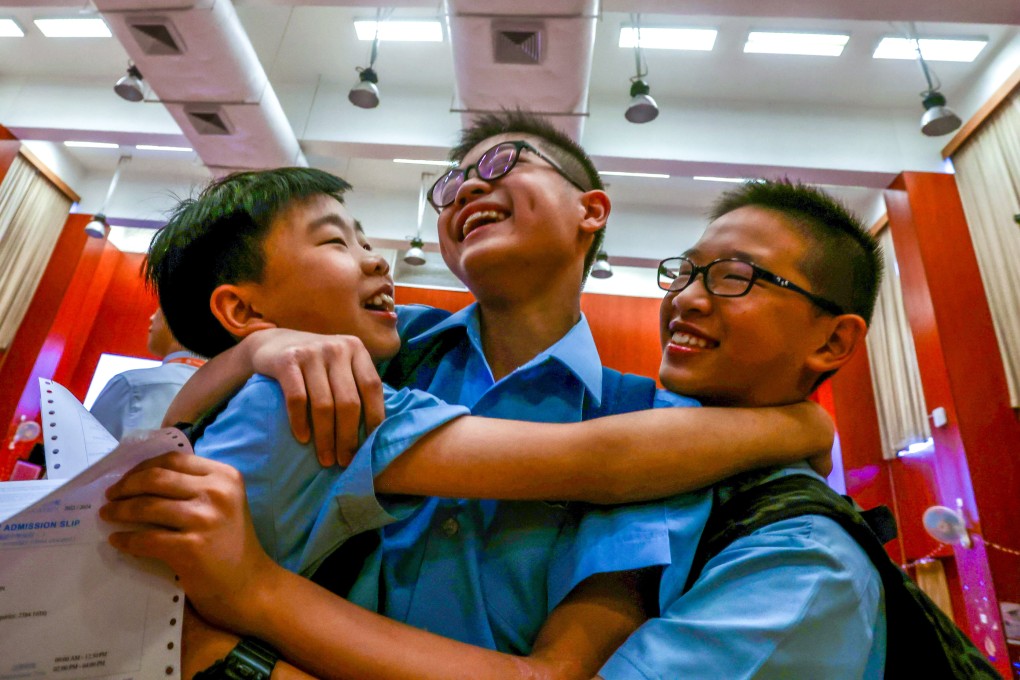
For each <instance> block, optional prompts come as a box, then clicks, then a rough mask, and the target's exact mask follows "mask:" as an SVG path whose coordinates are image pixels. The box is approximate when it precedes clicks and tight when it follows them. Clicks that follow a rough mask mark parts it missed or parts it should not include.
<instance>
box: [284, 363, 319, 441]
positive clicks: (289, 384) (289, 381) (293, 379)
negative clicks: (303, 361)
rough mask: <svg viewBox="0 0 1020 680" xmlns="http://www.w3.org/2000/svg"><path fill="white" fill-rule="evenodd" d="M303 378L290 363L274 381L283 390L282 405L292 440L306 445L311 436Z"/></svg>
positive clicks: (306, 393)
mask: <svg viewBox="0 0 1020 680" xmlns="http://www.w3.org/2000/svg"><path fill="white" fill-rule="evenodd" d="M305 380H306V378H305V376H304V375H303V374H302V368H301V367H300V366H299V365H298V364H297V363H291V364H288V365H287V366H286V368H284V369H281V371H280V372H279V375H277V376H276V381H277V382H278V383H280V389H281V390H283V398H284V403H286V405H287V420H288V421H290V431H291V432H292V433H293V434H294V438H295V439H297V440H298V441H299V442H301V443H302V444H306V443H307V442H308V440H309V438H310V436H311V431H310V430H311V427H310V425H309V423H308V391H307V390H306V389H305Z"/></svg>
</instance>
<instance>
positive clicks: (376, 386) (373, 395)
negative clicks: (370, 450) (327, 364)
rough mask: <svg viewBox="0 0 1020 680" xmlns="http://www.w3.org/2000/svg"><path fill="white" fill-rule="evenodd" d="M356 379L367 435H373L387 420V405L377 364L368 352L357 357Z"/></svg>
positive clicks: (355, 361) (354, 366)
mask: <svg viewBox="0 0 1020 680" xmlns="http://www.w3.org/2000/svg"><path fill="white" fill-rule="evenodd" d="M353 368H354V378H355V380H357V382H358V392H359V393H360V395H361V410H362V412H363V413H364V417H365V433H366V434H368V433H371V432H372V431H373V430H375V428H377V427H379V425H380V424H381V423H382V421H383V419H385V418H386V405H385V400H384V399H383V383H382V379H381V378H380V377H379V372H378V371H376V369H375V363H374V362H373V361H372V357H371V356H370V355H369V354H368V351H367V350H366V351H362V352H361V353H360V354H358V355H357V356H356V357H355V360H354V364H353Z"/></svg>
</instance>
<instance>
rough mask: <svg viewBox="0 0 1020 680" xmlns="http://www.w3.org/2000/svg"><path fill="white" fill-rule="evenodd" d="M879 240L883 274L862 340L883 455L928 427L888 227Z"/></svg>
mask: <svg viewBox="0 0 1020 680" xmlns="http://www.w3.org/2000/svg"><path fill="white" fill-rule="evenodd" d="M878 240H879V243H881V245H882V249H883V251H884V258H885V276H884V277H883V279H882V286H881V288H880V289H879V293H878V301H877V303H876V304H875V314H874V316H873V317H872V319H871V328H870V329H869V330H868V335H867V341H866V345H867V347H868V360H869V361H870V363H871V383H872V385H873V387H874V390H875V406H876V408H877V409H878V426H879V430H880V432H881V435H882V446H883V450H882V456H883V457H884V458H895V457H896V452H897V451H900V450H903V449H905V448H907V447H908V446H909V445H910V444H915V443H921V442H924V441H926V440H927V439H928V438H929V437H930V436H931V428H930V427H929V425H928V416H927V408H926V407H925V403H924V390H923V388H922V387H921V372H920V370H919V369H918V366H917V354H916V352H915V351H914V338H913V336H912V335H911V333H910V324H909V323H908V322H907V312H906V309H904V307H903V289H902V287H901V286H900V277H899V271H898V268H897V266H896V252H895V251H894V250H893V242H892V234H891V233H890V231H889V229H885V230H884V231H882V233H881V234H880V235H879V237H878Z"/></svg>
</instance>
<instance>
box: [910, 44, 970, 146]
mask: <svg viewBox="0 0 1020 680" xmlns="http://www.w3.org/2000/svg"><path fill="white" fill-rule="evenodd" d="M914 46H915V50H916V54H917V62H918V63H919V64H920V65H921V71H922V72H923V73H924V79H925V82H927V83H928V89H927V90H925V91H924V92H922V93H921V103H922V104H923V105H924V115H922V116H921V133H922V134H924V135H926V136H928V137H940V136H942V135H948V134H949V133H950V132H952V131H953V130H955V129H957V128H958V127H960V125H961V124H963V121H962V120H960V117H959V116H958V115H956V112H954V111H953V110H952V109H951V108H949V107H948V106H946V97H945V95H943V94H942V93H941V92H939V88H940V87H941V85H942V84H941V83H939V82H938V77H937V76H935V74H934V72H933V71H932V70H931V69H930V68H928V64H927V63H926V62H925V60H924V56H923V55H922V54H921V46H920V45H919V44H918V42H917V41H916V40H915V41H914Z"/></svg>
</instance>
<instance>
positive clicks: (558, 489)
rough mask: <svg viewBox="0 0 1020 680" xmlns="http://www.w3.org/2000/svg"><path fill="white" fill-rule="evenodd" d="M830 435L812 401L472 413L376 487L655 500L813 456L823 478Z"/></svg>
mask: <svg viewBox="0 0 1020 680" xmlns="http://www.w3.org/2000/svg"><path fill="white" fill-rule="evenodd" d="M833 433H834V427H833V423H832V420H831V419H830V418H829V416H828V414H826V412H825V410H824V409H823V408H822V407H821V406H819V405H817V404H815V403H813V402H801V403H798V404H791V405H787V406H775V407H764V408H662V409H654V410H647V411H639V412H635V413H627V414H621V415H614V416H607V417H605V418H598V419H595V420H589V421H585V422H581V423H568V424H550V423H523V422H519V421H511V420H497V419H489V418H479V417H471V416H469V417H463V418H458V419H456V420H454V421H452V422H450V423H448V424H446V425H444V426H442V427H440V428H439V429H437V430H435V431H433V432H431V433H430V434H428V435H426V436H424V437H422V438H421V439H419V440H418V441H417V442H416V443H415V444H414V445H413V446H411V447H410V448H409V449H407V450H406V451H405V452H404V453H403V455H401V456H400V457H399V458H397V459H396V460H394V461H393V462H392V463H390V465H389V467H387V468H386V470H385V471H383V472H382V473H381V474H380V476H379V477H378V478H377V479H376V488H377V490H378V491H380V492H386V493H403V494H417V495H430V496H445V497H453V498H497V499H507V500H580V501H587V502H591V503H621V502H631V501H640V500H649V499H653V498H662V497H665V496H671V495H674V494H678V493H683V492H687V491H693V490H695V489H699V488H702V487H705V486H708V485H711V484H713V483H715V482H717V481H720V480H722V479H725V478H727V477H730V476H732V475H734V474H736V473H739V472H745V471H747V470H752V469H756V468H760V467H769V466H773V465H782V464H786V463H791V462H796V461H799V460H804V459H806V458H812V457H813V458H815V459H817V460H819V461H821V462H820V463H819V464H818V465H816V468H822V470H821V471H823V472H827V469H826V465H825V461H827V460H828V456H829V452H830V451H831V448H832V439H833Z"/></svg>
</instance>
